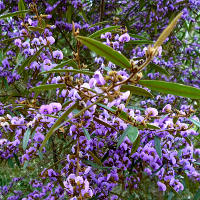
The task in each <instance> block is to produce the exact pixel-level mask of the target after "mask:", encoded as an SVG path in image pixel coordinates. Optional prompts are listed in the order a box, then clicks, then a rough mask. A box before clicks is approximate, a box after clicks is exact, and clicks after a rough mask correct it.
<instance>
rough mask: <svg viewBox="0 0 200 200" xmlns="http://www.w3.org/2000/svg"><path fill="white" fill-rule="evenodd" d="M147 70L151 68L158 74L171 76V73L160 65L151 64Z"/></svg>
mask: <svg viewBox="0 0 200 200" xmlns="http://www.w3.org/2000/svg"><path fill="white" fill-rule="evenodd" d="M147 68H149V69H152V68H153V69H154V70H155V71H157V72H160V73H162V74H165V75H166V76H168V77H169V76H170V74H169V72H168V71H167V70H166V69H164V68H162V67H160V66H159V65H156V64H155V63H150V64H149V65H148V66H147Z"/></svg>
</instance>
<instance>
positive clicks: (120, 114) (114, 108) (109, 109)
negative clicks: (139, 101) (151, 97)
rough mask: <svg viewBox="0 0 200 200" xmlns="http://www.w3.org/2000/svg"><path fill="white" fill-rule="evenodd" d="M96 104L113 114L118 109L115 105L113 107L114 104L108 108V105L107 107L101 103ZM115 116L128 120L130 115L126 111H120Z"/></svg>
mask: <svg viewBox="0 0 200 200" xmlns="http://www.w3.org/2000/svg"><path fill="white" fill-rule="evenodd" d="M97 105H98V106H100V107H102V108H104V109H106V110H107V111H110V112H111V113H112V114H115V115H116V111H117V110H118V109H117V108H116V107H114V106H112V108H109V107H107V106H106V105H104V104H101V103H97ZM117 117H119V118H120V119H124V120H127V121H129V117H130V116H129V115H127V113H126V112H124V111H121V112H120V113H119V114H118V115H117Z"/></svg>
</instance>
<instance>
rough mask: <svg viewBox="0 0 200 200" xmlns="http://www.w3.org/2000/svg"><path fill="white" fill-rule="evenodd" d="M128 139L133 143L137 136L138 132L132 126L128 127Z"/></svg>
mask: <svg viewBox="0 0 200 200" xmlns="http://www.w3.org/2000/svg"><path fill="white" fill-rule="evenodd" d="M127 132H128V138H129V140H130V141H131V142H132V143H134V142H135V140H136V139H137V137H138V134H139V131H138V129H137V128H136V127H133V126H128V130H127Z"/></svg>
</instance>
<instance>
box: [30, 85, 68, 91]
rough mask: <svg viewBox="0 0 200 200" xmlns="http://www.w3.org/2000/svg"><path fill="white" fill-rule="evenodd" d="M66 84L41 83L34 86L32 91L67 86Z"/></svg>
mask: <svg viewBox="0 0 200 200" xmlns="http://www.w3.org/2000/svg"><path fill="white" fill-rule="evenodd" d="M65 87H66V85H65V84H62V83H61V84H47V85H39V86H37V87H33V88H31V89H30V91H31V92H35V91H41V90H53V89H57V88H65Z"/></svg>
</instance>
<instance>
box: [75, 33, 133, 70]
mask: <svg viewBox="0 0 200 200" xmlns="http://www.w3.org/2000/svg"><path fill="white" fill-rule="evenodd" d="M77 39H78V40H80V41H81V42H82V43H83V44H84V45H86V46H87V47H88V48H89V49H91V50H92V51H94V52H95V53H96V54H98V55H100V56H102V57H105V58H106V59H107V60H109V61H111V62H112V63H114V64H116V65H119V66H121V67H123V68H131V64H130V62H129V60H128V59H127V58H126V57H125V56H124V55H122V54H120V53H119V52H118V51H115V50H114V49H112V48H111V47H109V46H107V45H105V44H102V43H101V42H99V41H97V40H94V39H92V38H88V37H82V36H77Z"/></svg>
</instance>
